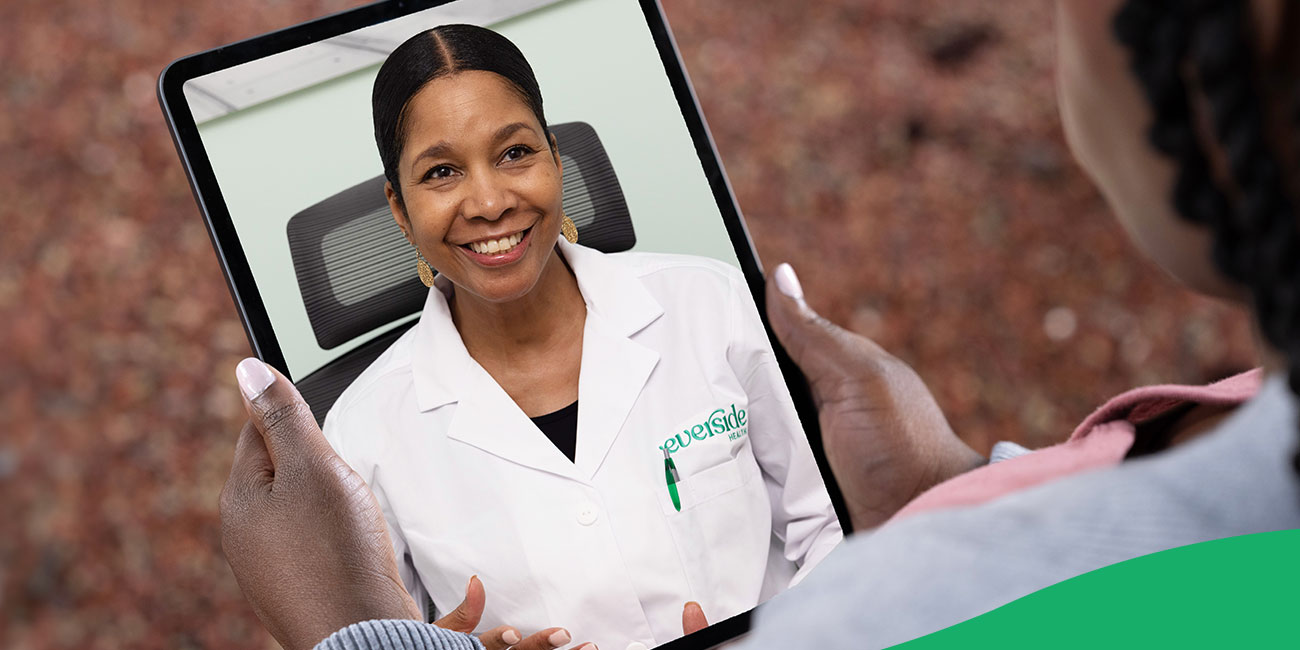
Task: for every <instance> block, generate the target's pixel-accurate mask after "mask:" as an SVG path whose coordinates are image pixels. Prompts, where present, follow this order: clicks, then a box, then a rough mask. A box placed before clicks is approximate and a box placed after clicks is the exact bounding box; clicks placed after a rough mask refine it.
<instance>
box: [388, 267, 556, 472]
mask: <svg viewBox="0 0 1300 650" xmlns="http://www.w3.org/2000/svg"><path fill="white" fill-rule="evenodd" d="M435 286H436V288H435V289H433V290H431V291H430V292H429V298H428V300H427V301H425V305H424V311H423V313H422V314H421V316H420V322H419V324H418V325H417V326H416V327H418V328H419V331H418V332H417V333H416V339H415V356H414V358H413V359H412V370H413V372H414V375H415V392H416V399H417V401H418V403H419V406H420V410H421V411H429V410H432V409H435V408H438V407H442V406H447V405H453V406H451V408H454V409H456V410H455V413H454V414H453V415H452V419H451V423H450V425H449V427H448V429H447V437H448V438H451V439H453V440H459V441H461V442H463V443H465V444H468V445H473V446H474V447H477V448H479V449H482V450H483V451H485V452H487V453H489V454H493V455H495V456H498V457H500V458H502V459H505V460H507V461H510V462H513V463H517V464H519V465H524V466H527V467H532V468H535V469H538V470H541V471H544V472H550V473H552V474H556V475H559V476H564V477H567V478H572V479H574V480H581V479H579V478H578V473H577V471H576V470H575V469H574V466H573V463H572V462H570V461H569V459H568V458H566V457H565V455H564V453H563V452H561V451H560V450H559V449H556V447H555V445H554V444H552V443H551V441H550V440H548V439H547V438H546V436H545V435H543V434H542V432H541V431H539V430H538V429H537V427H536V425H534V424H533V422H532V420H529V419H528V416H527V415H525V414H524V412H523V411H522V410H520V409H519V406H518V405H517V404H515V402H514V400H512V399H510V396H509V395H507V394H506V392H505V390H504V389H502V388H501V386H500V385H498V384H497V382H496V380H494V379H492V376H491V375H489V374H488V372H487V371H486V370H484V369H483V367H482V366H480V365H479V364H478V362H477V361H475V360H474V359H473V358H472V357H470V356H469V351H468V350H466V349H465V344H464V342H462V341H461V338H460V333H459V332H457V331H456V326H455V324H454V323H453V322H452V319H451V310H450V309H449V308H448V306H447V298H446V295H447V294H448V293H450V292H451V290H452V289H451V286H450V284H449V283H448V282H447V280H446V278H443V277H442V276H438V279H437V280H436V281H435Z"/></svg>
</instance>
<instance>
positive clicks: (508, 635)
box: [501, 630, 524, 645]
mask: <svg viewBox="0 0 1300 650" xmlns="http://www.w3.org/2000/svg"><path fill="white" fill-rule="evenodd" d="M501 640H502V641H505V642H506V643H509V644H510V645H514V644H516V643H519V642H520V641H523V640H524V639H523V637H521V636H519V633H518V632H516V631H514V630H506V632H505V634H502V635H501Z"/></svg>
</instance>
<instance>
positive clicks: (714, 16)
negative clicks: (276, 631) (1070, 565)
mask: <svg viewBox="0 0 1300 650" xmlns="http://www.w3.org/2000/svg"><path fill="white" fill-rule="evenodd" d="M663 2H664V4H665V9H666V11H667V13H668V16H669V19H670V22H671V24H672V27H673V29H674V30H675V32H676V35H677V39H678V42H679V45H680V47H681V49H682V54H683V57H684V58H685V61H686V66H687V68H688V70H689V72H690V74H691V76H692V77H693V80H694V82H695V86H696V89H697V91H698V93H699V96H700V99H701V102H702V104H703V106H704V110H705V113H706V116H707V117H708V119H709V121H710V123H711V124H712V125H713V133H714V136H715V137H716V139H717V144H718V148H719V149H720V150H721V153H722V158H723V160H724V163H725V165H726V167H727V170H728V172H729V174H730V177H731V180H732V182H733V183H734V186H735V189H736V194H737V195H738V197H739V200H740V204H741V207H742V209H743V211H744V213H745V215H746V217H747V219H748V221H749V225H750V228H751V231H752V233H753V236H754V240H755V243H756V244H757V247H758V250H759V253H760V255H761V256H762V259H763V261H764V262H765V263H766V264H767V265H768V268H770V267H771V266H772V265H774V264H775V263H777V262H779V261H783V260H787V261H790V262H792V263H793V264H794V265H795V267H796V269H798V271H799V272H800V275H801V277H802V279H803V282H804V286H805V288H806V289H807V291H808V293H809V294H810V301H811V302H812V304H813V306H814V307H815V308H817V309H819V310H821V311H822V312H823V313H824V314H825V315H826V316H828V317H830V318H831V319H833V320H835V321H836V322H839V323H842V324H844V325H846V326H848V327H850V328H852V329H854V330H856V331H858V332H861V333H863V334H867V335H869V336H872V337H875V338H876V339H877V340H878V341H879V342H880V343H881V344H883V345H884V346H885V347H886V348H887V349H889V350H890V351H892V352H894V353H895V354H897V355H898V356H900V357H902V358H903V359H904V360H906V361H908V362H910V363H912V364H914V365H915V366H916V368H917V369H918V370H919V372H920V374H921V375H922V377H924V378H925V380H926V381H927V382H928V383H929V385H930V386H931V388H932V389H933V390H934V392H935V393H936V395H937V397H938V400H939V402H940V404H941V405H942V406H943V407H944V409H945V410H946V411H947V413H948V414H949V417H950V420H951V422H952V424H953V426H954V428H955V429H956V430H957V431H959V432H960V433H961V434H962V435H964V436H965V437H967V439H968V440H969V441H970V442H971V443H972V444H973V445H974V446H975V447H976V448H977V449H980V450H981V451H987V450H988V448H989V446H990V445H991V444H992V442H993V441H995V440H998V439H1010V440H1017V441H1020V442H1022V443H1024V444H1027V445H1030V446H1040V445H1045V444H1049V443H1052V442H1056V441H1059V440H1061V439H1062V438H1064V437H1065V436H1066V435H1068V433H1069V432H1070V430H1071V429H1072V428H1073V426H1074V424H1075V423H1076V422H1078V421H1079V420H1080V419H1082V418H1083V417H1084V416H1085V415H1086V414H1087V413H1088V412H1089V411H1090V410H1091V409H1092V408H1094V407H1095V406H1097V405H1098V404H1100V403H1101V402H1102V401H1103V400H1104V399H1105V398H1106V397H1108V396H1110V395H1112V394H1114V393H1117V392H1119V391H1121V390H1123V389H1125V388H1127V387H1131V386H1135V385H1139V384H1144V383H1151V382H1163V381H1178V382H1201V381H1205V380H1209V379H1214V378H1217V377H1220V376H1223V375H1225V374H1227V373H1229V372H1231V371H1233V370H1237V369H1241V368H1244V367H1246V366H1247V365H1248V364H1249V363H1250V359H1251V356H1250V338H1249V328H1248V326H1247V323H1246V321H1245V319H1244V318H1243V317H1242V316H1241V315H1239V314H1236V313H1234V312H1231V311H1229V310H1228V309H1226V308H1225V307H1223V306H1222V305H1219V304H1216V303H1213V302H1211V301H1209V300H1206V299H1202V298H1198V297H1195V296H1191V295H1188V294H1186V293H1184V292H1183V291H1182V290H1180V289H1179V288H1178V287H1177V286H1176V285H1175V284H1174V283H1173V282H1172V281H1170V280H1169V279H1167V278H1166V277H1165V276H1163V275H1162V274H1161V273H1160V272H1159V271H1157V270H1156V269H1154V268H1153V267H1151V266H1150V265H1149V264H1148V263H1146V262H1145V261H1143V260H1141V259H1139V258H1138V257H1137V256H1136V254H1135V252H1134V250H1133V249H1132V247H1131V246H1130V245H1129V244H1128V242H1127V241H1126V240H1125V238H1124V237H1123V234H1122V233H1121V232H1120V230H1119V229H1118V227H1117V225H1116V224H1115V223H1114V222H1113V220H1112V218H1111V217H1110V215H1109V212H1108V210H1107V208H1106V207H1105V205H1104V204H1103V202H1102V201H1101V199H1100V198H1099V196H1098V195H1097V193H1096V192H1095V191H1094V190H1093V189H1092V187H1091V186H1090V185H1089V183H1088V182H1087V181H1086V179H1085V178H1084V177H1083V176H1082V174H1081V173H1080V171H1079V170H1078V169H1077V167H1076V166H1075V164H1074V162H1073V160H1072V159H1071V157H1070V154H1069V152H1068V150H1067V149H1066V146H1065V143H1064V139H1063V136H1062V133H1061V129H1060V126H1059V124H1058V119H1057V113H1056V105H1055V98H1054V91H1053V78H1052V69H1053V62H1054V40H1053V29H1052V15H1051V14H1052V5H1051V4H1050V3H1048V2H1016V3H978V5H977V4H976V3H951V2H940V1H938V0H873V1H865V0H825V1H817V2H782V1H779V0H663ZM356 4H358V3H356V2H348V1H346V0H312V1H302V2H287V1H280V0H222V1H221V2H216V1H210V2H190V3H184V4H182V3H160V2H149V1H145V0H115V1H114V2H111V3H108V2H103V3H85V2H71V1H68V0H3V2H0V522H3V523H0V531H3V532H0V646H2V647H5V648H118V647H130V648H267V647H274V644H273V642H272V641H270V639H269V637H268V636H267V635H266V634H265V633H264V632H263V631H262V630H261V627H260V625H259V624H258V622H257V620H256V619H255V618H254V617H253V615H252V613H251V611H250V610H249V609H248V607H247V606H246V605H245V603H244V600H243V598H242V596H241V595H240V593H239V590H238V588H237V586H236V585H235V582H234V580H233V577H232V576H231V574H230V571H229V569H228V568H227V567H226V564H225V560H224V559H223V558H222V555H221V550H220V544H219V540H218V527H219V524H218V521H217V517H216V502H217V495H218V492H219V490H220V487H221V484H222V482H223V480H224V478H225V473H226V471H227V470H228V467H229V462H230V456H231V452H232V448H233V444H234V439H235V435H236V432H237V431H238V428H239V426H240V424H241V422H242V420H243V415H242V412H241V407H240V404H239V401H238V398H237V394H236V392H235V388H234V381H233V375H232V373H233V369H234V366H235V364H236V363H237V362H238V361H239V359H240V358H242V357H243V356H245V355H246V354H248V344H247V341H246V339H245V338H244V334H243V330H242V329H241V327H240V325H239V323H238V322H237V321H236V316H235V310H234V307H233V304H232V302H231V299H230V297H229V294H228V293H227V291H226V287H225V283H224V281H223V280H222V278H221V274H220V270H219V267H218V265H217V262H216V258H215V256H214V254H213V252H212V249H211V246H210V244H209V242H208V237H207V234H206V232H205V230H204V227H203V224H202V221H201V218H200V216H199V214H198V211H197V209H196V207H195V205H194V202H193V199H192V198H191V195H190V191H189V188H188V186H187V184H186V181H185V178H184V176H183V174H182V171H181V166H180V163H179V162H178V160H177V157H176V153H175V150H174V149H173V147H172V143H171V141H170V138H169V136H168V134H167V131H166V128H165V126H164V124H163V120H162V116H161V114H160V112H159V109H158V106H157V101H156V99H155V96H154V84H155V80H156V77H157V75H158V73H159V72H160V71H161V70H162V68H163V66H164V65H166V63H167V62H168V61H170V60H172V59H174V58H176V57H179V56H182V55H185V54H188V53H191V52H195V51H198V50H201V49H206V48H210V47H214V46H217V45H220V44H223V43H226V42H229V41H232V40H236V39H241V38H245V37H249V36H253V35H256V34H259V33H262V32H265V31H268V30H271V29H275V28H280V27H284V26H287V25H290V24H293V23H296V22H300V21H303V20H307V19H310V18H313V17H316V16H320V15H322V14H325V13H328V12H333V11H337V10H341V9H344V8H347V7H350V6H354V5H356Z"/></svg>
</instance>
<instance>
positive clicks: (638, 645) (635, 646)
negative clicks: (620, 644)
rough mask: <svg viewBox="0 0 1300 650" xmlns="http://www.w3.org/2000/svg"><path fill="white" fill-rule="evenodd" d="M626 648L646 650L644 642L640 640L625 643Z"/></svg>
mask: <svg viewBox="0 0 1300 650" xmlns="http://www.w3.org/2000/svg"><path fill="white" fill-rule="evenodd" d="M627 650H646V647H645V644H644V643H641V642H640V641H633V642H631V643H629V644H627Z"/></svg>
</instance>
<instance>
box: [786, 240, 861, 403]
mask: <svg viewBox="0 0 1300 650" xmlns="http://www.w3.org/2000/svg"><path fill="white" fill-rule="evenodd" d="M767 316H768V319H769V321H770V322H771V323H772V331H773V332H775V333H776V338H777V339H778V340H780V341H781V345H782V346H784V347H785V350H786V352H788V353H789V354H790V358H791V359H793V360H794V362H795V363H796V364H798V365H799V369H800V370H802V371H803V373H804V376H805V377H807V378H808V383H809V384H810V385H811V386H813V387H814V393H815V392H816V386H817V385H818V384H820V383H822V382H823V381H824V380H827V379H832V378H834V377H835V376H836V375H838V374H841V373H842V372H843V368H844V362H845V361H846V360H849V359H855V358H860V357H862V356H863V354H864V353H866V354H868V355H871V354H877V353H883V350H881V349H880V347H879V346H877V345H876V344H875V343H874V342H872V341H871V340H870V339H867V338H864V337H862V336H858V335H857V334H853V333H852V332H849V331H847V330H845V329H843V328H841V327H840V326H838V325H836V324H835V323H832V322H830V321H828V320H826V319H825V318H822V317H821V316H820V315H818V314H817V312H815V311H813V310H812V308H811V307H809V306H808V303H807V302H806V301H805V300H804V295H803V287H802V286H801V285H800V284H799V277H798V276H796V275H795V273H794V269H793V268H791V267H790V265H789V264H785V263H782V264H779V265H777V267H776V269H775V270H774V271H773V272H772V281H771V282H768V283H767ZM814 396H816V395H814Z"/></svg>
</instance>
